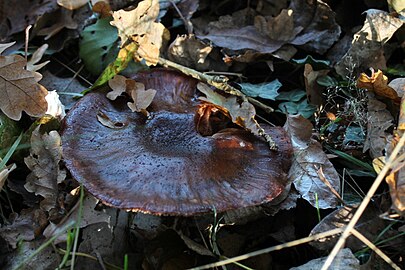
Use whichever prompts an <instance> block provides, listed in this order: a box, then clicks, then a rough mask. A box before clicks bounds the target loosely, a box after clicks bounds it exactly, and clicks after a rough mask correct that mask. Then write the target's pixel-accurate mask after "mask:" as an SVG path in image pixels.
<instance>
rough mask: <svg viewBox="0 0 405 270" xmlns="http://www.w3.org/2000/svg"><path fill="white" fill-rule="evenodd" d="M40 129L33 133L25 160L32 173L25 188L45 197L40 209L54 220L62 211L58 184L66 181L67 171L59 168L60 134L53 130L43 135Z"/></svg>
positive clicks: (60, 152) (60, 155)
mask: <svg viewBox="0 0 405 270" xmlns="http://www.w3.org/2000/svg"><path fill="white" fill-rule="evenodd" d="M39 128H40V126H38V127H37V128H36V129H35V130H34V131H33V132H32V135H31V149H30V156H28V157H26V158H25V159H24V162H25V164H26V165H27V167H28V168H29V169H30V170H31V171H32V172H31V173H30V174H29V175H28V176H27V182H26V184H25V185H24V187H25V189H26V190H28V191H29V192H35V195H40V196H42V197H43V200H42V201H41V203H40V207H41V209H43V210H45V211H47V212H49V214H50V216H51V218H52V217H53V214H56V215H57V213H58V212H59V209H60V206H59V204H58V196H59V190H58V184H60V183H62V181H63V180H64V179H65V177H66V171H65V170H63V169H60V167H59V162H60V159H61V157H62V146H61V138H60V136H59V134H58V132H57V131H55V130H52V131H51V132H49V134H46V133H45V134H43V135H41V134H40V131H39Z"/></svg>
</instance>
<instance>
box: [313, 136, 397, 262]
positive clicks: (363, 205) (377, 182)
mask: <svg viewBox="0 0 405 270" xmlns="http://www.w3.org/2000/svg"><path fill="white" fill-rule="evenodd" d="M404 143H405V133H404V134H403V135H402V137H401V139H400V140H399V142H398V144H397V145H396V146H395V148H394V150H393V151H392V153H391V156H390V158H389V159H388V161H387V163H386V164H385V166H384V168H383V169H382V170H381V172H380V173H379V174H378V176H377V178H376V180H375V181H374V183H373V185H372V186H371V187H370V189H369V191H368V192H367V195H366V197H365V198H364V200H363V201H362V202H361V204H360V206H359V208H358V209H357V211H356V213H355V214H354V215H353V218H352V220H350V222H349V224H348V225H347V227H346V229H345V230H344V232H343V233H342V235H341V236H340V238H339V240H338V242H337V243H336V245H335V247H334V248H333V250H332V251H331V253H330V254H329V256H328V258H327V259H326V261H325V263H324V265H323V266H322V269H321V270H327V269H328V268H329V267H330V265H331V264H332V261H333V259H334V258H335V257H336V255H337V254H338V252H339V250H340V249H341V248H342V247H343V245H344V244H345V242H346V239H347V237H349V235H350V234H351V233H352V231H353V229H354V226H355V225H356V224H357V222H358V221H359V219H360V217H361V215H362V214H363V212H364V210H365V209H366V207H367V205H368V203H369V202H370V201H371V198H372V196H373V195H374V194H375V192H376V191H377V188H378V187H379V186H380V184H381V182H382V181H383V180H384V177H385V175H386V174H387V172H388V170H389V169H390V167H391V165H392V163H393V161H394V159H395V158H396V156H397V155H398V153H399V151H400V150H401V149H402V147H403V146H404Z"/></svg>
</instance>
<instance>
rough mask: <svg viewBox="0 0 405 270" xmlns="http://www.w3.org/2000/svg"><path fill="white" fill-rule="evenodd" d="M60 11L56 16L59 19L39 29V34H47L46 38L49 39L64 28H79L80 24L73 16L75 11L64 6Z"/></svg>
mask: <svg viewBox="0 0 405 270" xmlns="http://www.w3.org/2000/svg"><path fill="white" fill-rule="evenodd" d="M59 12H60V14H58V16H57V17H56V18H57V20H56V21H55V22H53V23H52V25H51V26H49V27H45V28H42V29H41V30H39V31H38V33H37V35H39V36H45V37H44V40H48V39H50V38H51V37H53V36H54V35H56V34H57V33H59V32H60V31H61V30H62V29H63V28H67V29H77V27H78V26H79V25H78V23H77V21H76V20H75V19H74V18H73V15H74V14H73V11H71V10H68V9H64V8H62V9H60V11H59Z"/></svg>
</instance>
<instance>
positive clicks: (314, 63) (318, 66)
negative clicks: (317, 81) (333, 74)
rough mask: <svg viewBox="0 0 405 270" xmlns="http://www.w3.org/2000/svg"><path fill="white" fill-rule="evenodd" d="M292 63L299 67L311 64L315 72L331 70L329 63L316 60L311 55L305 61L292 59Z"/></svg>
mask: <svg viewBox="0 0 405 270" xmlns="http://www.w3.org/2000/svg"><path fill="white" fill-rule="evenodd" d="M291 61H292V62H293V63H296V64H298V65H304V64H310V65H311V66H312V68H313V69H314V70H320V69H329V68H330V62H329V61H326V60H317V59H314V58H313V57H312V56H311V55H307V57H305V58H303V59H292V60H291Z"/></svg>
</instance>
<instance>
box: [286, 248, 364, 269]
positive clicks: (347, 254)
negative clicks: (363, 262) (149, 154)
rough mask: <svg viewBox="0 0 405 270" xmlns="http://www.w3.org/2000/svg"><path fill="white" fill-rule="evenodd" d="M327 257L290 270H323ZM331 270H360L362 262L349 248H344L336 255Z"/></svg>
mask: <svg viewBox="0 0 405 270" xmlns="http://www.w3.org/2000/svg"><path fill="white" fill-rule="evenodd" d="M326 259H327V257H322V258H318V259H313V260H311V261H309V262H307V263H306V264H303V265H300V266H297V267H293V268H290V270H313V269H321V268H322V266H323V264H324V263H325V261H326ZM329 269H331V270H339V269H346V270H359V269H361V268H360V262H359V260H358V259H357V258H356V257H355V256H354V254H353V253H352V251H351V250H350V249H349V248H344V249H342V250H340V251H339V253H338V254H337V255H336V257H335V259H334V260H333V262H332V264H331V266H330V267H329Z"/></svg>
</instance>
